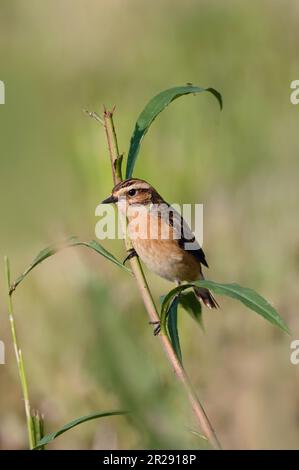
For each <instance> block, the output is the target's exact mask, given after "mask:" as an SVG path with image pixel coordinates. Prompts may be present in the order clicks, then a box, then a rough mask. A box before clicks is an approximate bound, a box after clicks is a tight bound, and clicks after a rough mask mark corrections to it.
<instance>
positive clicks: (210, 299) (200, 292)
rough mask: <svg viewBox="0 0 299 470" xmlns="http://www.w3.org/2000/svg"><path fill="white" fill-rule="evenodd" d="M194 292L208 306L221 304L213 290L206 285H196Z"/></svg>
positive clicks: (217, 306) (215, 306) (216, 306)
mask: <svg viewBox="0 0 299 470" xmlns="http://www.w3.org/2000/svg"><path fill="white" fill-rule="evenodd" d="M194 293H195V295H196V297H197V298H198V300H199V301H200V302H202V303H203V304H204V305H205V306H206V307H208V308H219V304H218V302H217V300H216V299H215V297H214V296H213V295H212V294H211V292H210V291H209V290H208V289H206V288H205V287H194Z"/></svg>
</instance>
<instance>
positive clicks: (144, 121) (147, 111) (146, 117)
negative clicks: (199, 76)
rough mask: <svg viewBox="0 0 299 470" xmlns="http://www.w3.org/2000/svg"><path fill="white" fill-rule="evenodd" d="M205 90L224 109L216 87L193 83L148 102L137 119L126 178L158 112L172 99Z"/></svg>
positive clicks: (171, 90)
mask: <svg viewBox="0 0 299 470" xmlns="http://www.w3.org/2000/svg"><path fill="white" fill-rule="evenodd" d="M203 91H207V92H209V93H212V95H214V96H215V97H216V99H217V100H218V103H219V105H220V109H222V97H221V94H220V93H219V92H218V91H217V90H215V89H214V88H202V87H198V86H193V85H186V86H178V87H174V88H169V89H167V90H164V91H162V92H161V93H159V94H158V95H156V96H154V97H153V98H152V99H151V100H150V101H149V102H148V104H147V105H146V107H145V108H144V110H143V111H142V113H141V114H140V115H139V117H138V119H137V122H136V125H135V129H134V132H133V135H132V137H131V142H130V148H129V153H128V160H127V168H126V178H131V176H132V174H133V170H134V166H135V163H136V160H137V156H138V152H139V150H140V144H141V141H142V139H143V137H144V136H145V134H146V133H147V131H148V129H149V127H150V125H151V124H152V122H153V121H154V120H155V119H156V117H157V116H158V114H160V113H161V111H163V109H165V108H166V106H168V105H169V104H170V103H171V102H172V101H174V100H175V99H177V98H179V97H180V96H183V95H188V94H190V93H192V94H196V93H201V92H203Z"/></svg>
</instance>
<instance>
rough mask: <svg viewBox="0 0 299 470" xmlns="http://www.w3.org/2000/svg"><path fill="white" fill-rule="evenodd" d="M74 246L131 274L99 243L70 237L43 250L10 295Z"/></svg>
mask: <svg viewBox="0 0 299 470" xmlns="http://www.w3.org/2000/svg"><path fill="white" fill-rule="evenodd" d="M74 246H85V247H87V248H91V249H92V250H94V251H95V252H96V253H99V254H100V255H102V256H104V257H105V258H106V259H108V260H109V261H111V262H112V263H114V264H116V265H117V266H118V267H120V268H122V269H123V270H125V271H126V272H128V273H130V274H131V270H130V269H129V268H127V267H126V266H124V265H123V264H122V263H121V262H120V261H119V260H118V259H116V258H115V256H113V255H112V254H111V253H110V252H109V251H107V250H106V249H105V248H104V247H103V246H102V245H100V244H99V243H98V242H97V241H95V240H91V241H89V242H82V241H80V240H78V239H77V238H76V237H70V238H68V239H67V240H66V241H64V242H62V243H57V244H55V245H51V246H49V247H47V248H44V249H43V250H41V251H40V252H39V253H38V255H37V256H36V257H35V258H34V260H33V261H32V263H31V264H30V265H29V266H28V268H27V269H25V271H24V272H23V273H22V274H21V275H20V276H19V277H18V278H17V279H16V280H15V281H14V283H13V284H12V285H11V286H10V289H9V294H10V295H11V294H12V293H13V292H14V291H15V289H16V288H17V286H18V285H19V284H20V283H21V282H22V281H23V279H24V278H25V277H26V276H27V275H28V274H29V273H30V272H31V271H32V270H33V269H34V268H35V267H36V266H38V265H39V264H40V263H42V262H43V261H44V260H46V259H47V258H49V257H50V256H53V255H55V254H56V253H57V252H58V251H60V250H62V249H63V248H67V247H74Z"/></svg>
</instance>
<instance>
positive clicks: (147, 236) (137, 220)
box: [102, 178, 218, 308]
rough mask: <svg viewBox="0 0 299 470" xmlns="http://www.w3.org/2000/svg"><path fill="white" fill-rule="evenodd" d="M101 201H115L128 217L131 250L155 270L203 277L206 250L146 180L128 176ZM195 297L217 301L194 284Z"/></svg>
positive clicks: (172, 276) (175, 276)
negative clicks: (128, 177)
mask: <svg viewBox="0 0 299 470" xmlns="http://www.w3.org/2000/svg"><path fill="white" fill-rule="evenodd" d="M102 203H103V204H108V203H115V204H116V205H117V207H118V210H119V211H120V212H121V213H122V214H124V215H125V216H126V217H127V219H128V234H129V236H130V238H131V240H132V245H133V247H134V250H133V251H131V252H130V254H129V256H128V257H127V259H128V258H131V257H132V256H136V255H138V256H139V257H140V259H141V260H142V261H143V263H144V264H145V265H146V266H147V267H148V268H149V269H150V270H151V271H153V272H154V273H156V274H158V275H159V276H161V277H163V278H165V279H168V280H169V281H173V282H176V283H178V284H180V283H181V282H182V281H187V282H188V281H189V282H190V281H196V280H199V279H204V276H203V273H202V265H203V266H206V267H207V268H208V263H207V261H206V257H205V254H204V252H203V249H202V248H201V246H200V245H199V243H198V242H197V241H196V240H195V237H194V234H193V233H192V231H191V229H190V228H189V226H188V225H187V223H186V222H185V220H184V219H183V217H181V215H180V214H179V213H178V212H177V211H175V209H173V208H172V207H171V206H170V205H169V204H168V203H167V202H165V201H164V199H163V198H162V197H161V196H160V195H159V194H158V192H157V191H156V190H155V189H154V188H153V187H152V186H151V185H150V184H149V183H147V182H146V181H144V180H141V179H137V178H130V179H127V180H125V181H122V182H121V183H118V184H117V185H116V186H115V187H114V188H113V190H112V194H111V196H109V197H108V198H107V199H105V200H104V201H103V202H102ZM194 292H195V294H196V296H197V298H198V299H199V300H200V301H201V302H202V303H203V304H204V305H206V306H207V307H209V308H217V307H218V303H217V302H216V300H215V298H214V297H213V296H212V294H211V292H210V291H209V290H208V289H206V288H203V287H196V288H194Z"/></svg>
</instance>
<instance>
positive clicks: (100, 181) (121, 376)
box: [0, 0, 299, 449]
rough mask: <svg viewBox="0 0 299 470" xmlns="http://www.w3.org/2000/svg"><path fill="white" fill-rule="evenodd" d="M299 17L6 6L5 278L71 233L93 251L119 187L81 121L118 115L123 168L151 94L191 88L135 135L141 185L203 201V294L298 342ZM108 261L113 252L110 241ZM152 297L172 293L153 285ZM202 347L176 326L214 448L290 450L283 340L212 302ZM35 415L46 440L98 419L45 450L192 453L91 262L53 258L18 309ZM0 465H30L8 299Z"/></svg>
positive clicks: (177, 413) (226, 5) (125, 280)
mask: <svg viewBox="0 0 299 470" xmlns="http://www.w3.org/2000/svg"><path fill="white" fill-rule="evenodd" d="M298 20H299V5H298V2H297V1H296V0H293V1H288V0H284V1H282V0H281V1H278V0H276V1H265V0H264V1H257V0H253V1H251V2H244V1H241V0H239V1H237V0H236V1H233V0H229V1H226V2H222V1H220V0H218V1H214V2H209V1H203V0H201V1H196V0H187V1H184V2H183V1H179V0H164V1H151V2H146V1H140V0H139V1H138V0H128V1H126V0H110V1H104V0H102V1H101V0H98V1H96V0H88V1H83V0H53V1H47V2H46V1H43V2H41V1H39V0H27V1H26V2H24V1H21V0H2V1H1V7H0V79H1V80H3V81H4V82H5V85H6V104H5V105H3V106H0V156H1V171H0V187H1V199H0V220H1V231H0V237H1V238H0V252H1V258H3V255H4V254H7V255H9V257H10V259H11V265H12V272H13V277H16V275H17V274H19V273H20V272H21V271H22V270H23V269H24V268H25V267H26V266H27V265H28V263H29V262H30V261H31V260H32V258H33V257H34V256H35V255H36V254H37V252H38V251H39V250H40V249H42V248H44V247H45V246H47V245H49V244H51V243H52V242H55V241H58V240H62V239H64V238H65V237H66V236H68V235H78V236H79V237H80V238H81V239H85V240H89V239H91V238H93V237H94V227H95V223H96V221H97V218H96V217H95V215H94V211H95V207H96V206H97V204H98V203H99V201H101V200H102V199H103V198H104V197H106V196H107V195H108V194H109V192H110V190H111V187H112V180H111V174H110V163H109V158H108V153H107V148H106V141H105V136H104V132H103V129H102V128H101V126H99V125H98V124H97V123H96V122H95V121H93V120H91V119H89V118H88V117H86V115H84V113H83V112H82V109H83V108H88V109H90V110H95V111H98V112H101V110H102V106H103V104H105V105H106V106H108V107H112V106H113V105H116V106H117V109H116V115H115V121H116V126H117V132H118V137H119V144H120V148H121V150H122V151H125V152H127V150H128V143H129V138H130V135H131V132H132V129H133V125H134V122H135V120H136V118H137V116H138V114H139V112H140V111H141V109H142V107H143V106H144V105H145V103H146V102H147V101H148V99H150V98H151V97H152V96H153V95H154V94H156V93H158V92H159V91H161V90H163V89H165V88H168V87H170V86H174V85H183V84H185V83H186V82H192V83H194V84H197V85H201V86H212V87H214V88H216V89H218V90H220V91H221V92H222V94H223V97H224V110H223V112H222V113H220V112H219V109H218V106H217V103H216V100H215V99H214V98H213V97H211V96H209V95H208V94H202V95H199V96H197V97H193V96H189V97H184V98H181V99H180V100H177V101H176V102H175V103H173V104H172V105H171V107H169V108H168V109H167V110H166V111H165V112H164V113H163V114H162V115H161V116H160V117H159V118H158V120H157V121H156V122H155V124H154V125H153V127H152V128H151V130H150V132H149V134H148V135H147V136H146V138H145V140H144V143H143V147H142V150H141V154H140V158H139V160H138V163H137V166H136V169H135V176H138V177H141V178H145V179H147V180H149V181H150V182H151V183H152V184H153V185H154V186H155V187H156V188H157V189H158V191H159V192H161V193H162V195H163V196H164V197H165V199H166V200H167V201H169V202H184V203H187V202H198V203H200V202H202V203H204V248H205V252H206V255H207V259H208V262H209V264H210V266H211V267H210V270H209V271H208V272H206V275H207V276H208V277H209V278H210V279H214V280H218V281H222V282H232V281H236V282H239V283H241V284H243V285H246V286H250V287H252V288H254V289H256V290H257V291H258V292H260V293H261V294H262V295H264V296H265V297H266V298H267V299H269V300H270V301H271V302H272V303H273V305H275V307H276V308H277V309H278V310H279V312H280V313H281V314H282V316H283V317H284V319H285V320H286V321H287V323H288V324H289V326H290V328H291V330H292V338H294V339H295V338H299V321H298V311H297V308H298V307H297V306H298V303H299V289H298V272H299V239H298V203H299V197H298V171H299V163H298V152H299V140H298V122H299V106H297V107H296V106H294V105H291V103H290V99H289V95H290V83H291V81H292V80H295V79H299V63H298V52H299V49H298V44H299V29H298ZM104 245H105V247H106V248H107V249H109V250H111V251H113V253H114V254H115V255H116V256H118V257H119V258H120V259H121V258H123V257H124V256H125V252H124V248H123V244H122V242H121V241H107V242H106V241H105V242H104ZM148 278H149V281H150V284H151V286H152V288H153V292H154V295H155V299H157V301H158V298H159V296H160V295H161V294H163V293H165V292H167V290H169V289H170V288H171V284H170V283H167V282H166V281H163V280H161V279H159V278H158V277H156V276H155V275H152V274H149V275H148ZM220 303H221V307H222V308H221V309H220V310H218V311H215V312H214V311H213V312H209V311H205V312H204V323H205V333H203V332H202V331H201V330H200V328H197V327H196V325H195V324H194V322H193V321H192V319H190V318H189V317H188V316H187V315H186V314H184V312H181V313H180V331H181V341H182V349H183V355H184V361H185V365H186V368H187V371H188V373H189V375H190V376H191V378H192V381H193V383H194V385H195V387H196V389H197V390H198V391H199V395H200V397H201V398H202V400H203V402H204V404H205V406H206V409H207V411H208V414H209V415H210V417H211V420H212V422H213V424H214V426H215V428H216V430H217V432H218V435H219V437H220V439H221V441H222V443H223V446H224V447H225V448H233V449H237V448H249V449H252V448H296V447H298V446H299V366H294V365H292V364H291V363H290V341H291V339H292V338H290V337H287V335H284V334H283V333H282V332H280V331H279V330H278V329H275V328H274V327H273V326H271V325H270V324H268V323H267V322H265V321H264V320H263V319H261V318H260V317H258V316H257V315H255V314H254V313H252V312H250V311H249V310H246V309H245V308H244V307H242V305H240V304H238V303H236V302H233V301H230V300H226V299H224V298H222V299H220ZM15 310H16V317H17V328H18V332H19V338H20V343H21V346H22V349H23V353H24V356H25V360H26V366H27V372H28V377H29V385H30V394H31V401H32V405H33V407H35V408H38V409H40V410H41V411H42V412H43V413H44V415H45V420H46V430H47V431H48V432H49V431H52V430H56V429H58V428H59V427H60V426H61V425H63V424H64V423H65V422H67V421H69V420H71V419H73V418H75V417H77V416H80V415H82V414H88V413H91V412H93V411H97V410H98V411H104V410H109V409H129V410H133V412H132V414H131V415H130V416H129V417H113V418H106V419H104V420H98V421H94V422H89V423H86V424H84V425H82V426H80V427H78V428H77V429H74V430H72V431H70V432H68V433H66V434H65V435H63V436H61V437H60V438H59V439H57V440H56V441H55V442H54V443H53V444H52V445H51V447H49V448H71V449H78V448H94V449H100V448H109V449H116V448H121V449H126V448H129V449H131V448H134V449H135V448H155V447H156V448H159V447H160V448H163V447H164V448H167V447H170V448H198V447H202V446H204V443H203V442H202V441H201V440H199V439H198V437H197V436H195V435H194V434H193V433H192V432H191V431H192V430H194V429H196V425H195V423H194V422H193V419H192V416H191V413H190V410H189V406H188V404H187V402H186V399H185V396H184V393H183V392H182V390H181V389H180V387H179V386H177V385H176V384H175V381H174V377H173V373H172V372H171V370H170V367H169V365H168V363H167V362H166V360H165V358H164V356H163V352H162V350H161V348H160V344H159V341H158V340H157V338H154V337H153V335H152V328H151V327H150V326H149V325H148V319H147V316H146V314H145V312H144V308H143V306H142V303H141V301H140V298H139V295H138V292H137V289H136V286H135V284H134V282H133V280H132V279H131V277H130V276H127V275H126V274H125V273H124V272H122V271H121V270H119V269H118V268H117V267H116V266H114V265H112V264H111V263H109V262H108V261H106V260H105V259H104V258H101V257H100V256H98V255H96V254H94V253H89V252H88V251H87V250H85V249H84V248H77V249H69V250H66V251H64V252H61V253H60V254H59V255H57V256H55V257H53V258H51V259H49V260H48V261H46V262H45V263H44V264H43V265H41V266H40V267H39V268H38V269H36V270H35V271H34V272H33V273H32V275H31V276H30V277H28V278H27V279H26V280H25V281H24V283H23V284H22V286H20V288H19V289H18V290H17V292H16V295H15ZM0 339H1V340H2V341H4V342H5V344H6V365H1V366H0V381H1V385H0V447H1V448H3V449H9V448H25V447H26V445H27V442H26V429H25V421H24V413H23V402H22V397H21V392H20V386H19V381H18V376H17V368H16V364H15V358H14V352H13V348H12V344H11V336H10V330H9V324H8V319H7V306H6V299H5V284H4V280H3V278H1V281H0Z"/></svg>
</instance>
